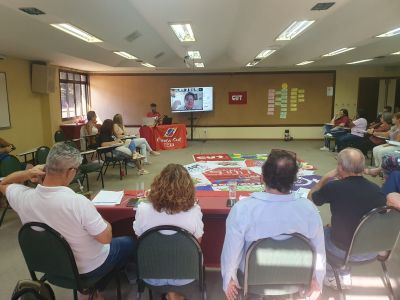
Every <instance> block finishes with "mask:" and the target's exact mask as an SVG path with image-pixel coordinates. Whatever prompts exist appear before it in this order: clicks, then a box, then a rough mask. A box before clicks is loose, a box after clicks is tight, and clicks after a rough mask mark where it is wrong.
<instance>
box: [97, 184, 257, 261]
mask: <svg viewBox="0 0 400 300" xmlns="http://www.w3.org/2000/svg"><path fill="white" fill-rule="evenodd" d="M249 194H250V193H249V192H237V195H238V197H239V196H246V195H249ZM135 196H136V191H125V195H124V197H123V199H122V201H121V204H119V205H116V206H97V210H98V212H99V213H100V214H101V215H102V216H103V218H104V219H105V220H107V221H108V222H110V223H111V224H112V228H113V236H121V235H131V236H132V235H134V231H133V228H132V224H133V221H134V219H135V211H134V209H133V208H132V207H126V204H127V202H128V199H129V198H132V197H135ZM196 196H197V199H198V200H199V205H200V207H201V210H202V212H203V223H204V235H203V238H202V241H201V248H202V250H203V255H204V263H205V265H206V266H207V267H213V268H218V267H219V266H220V260H221V252H222V246H223V244H224V238H225V221H226V218H227V216H228V214H229V211H230V208H229V207H226V200H227V199H228V192H215V191H197V192H196Z"/></svg>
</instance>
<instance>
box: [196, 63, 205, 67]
mask: <svg viewBox="0 0 400 300" xmlns="http://www.w3.org/2000/svg"><path fill="white" fill-rule="evenodd" d="M194 66H195V67H196V68H204V63H202V62H201V63H194Z"/></svg>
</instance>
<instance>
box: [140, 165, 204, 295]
mask: <svg viewBox="0 0 400 300" xmlns="http://www.w3.org/2000/svg"><path fill="white" fill-rule="evenodd" d="M148 200H149V202H141V203H140V204H139V206H138V208H137V210H136V216H135V221H134V222H133V230H134V231H135V233H136V235H137V236H141V235H142V234H143V233H144V232H145V231H147V230H148V229H151V228H153V227H156V226H161V225H173V226H178V227H181V228H183V229H186V230H187V231H189V232H190V233H191V234H193V235H194V237H195V238H196V239H197V240H198V241H199V242H200V241H201V237H202V236H203V227H204V225H203V221H202V217H203V214H202V213H201V209H200V206H199V205H198V204H197V203H196V198H195V188H194V184H193V180H192V178H191V177H190V175H189V172H188V171H187V170H186V169H185V168H184V167H183V166H182V165H179V164H169V165H167V166H166V167H165V168H164V169H163V170H162V171H161V173H160V174H159V175H157V176H156V177H155V178H154V181H153V183H152V184H151V187H150V191H149V194H148ZM145 281H146V282H147V283H149V284H151V285H158V286H160V285H174V286H183V285H187V284H189V283H191V282H193V281H194V279H179V280H174V279H145ZM182 297H183V296H181V295H179V294H176V293H172V292H170V293H168V295H167V299H170V300H172V299H183V298H182ZM186 298H187V297H186Z"/></svg>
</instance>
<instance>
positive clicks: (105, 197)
mask: <svg viewBox="0 0 400 300" xmlns="http://www.w3.org/2000/svg"><path fill="white" fill-rule="evenodd" d="M123 196H124V192H123V191H119V192H113V191H100V192H99V193H98V194H97V195H96V197H94V199H93V200H92V202H93V204H94V205H117V204H120V203H121V200H122V197H123Z"/></svg>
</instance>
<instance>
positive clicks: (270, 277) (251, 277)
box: [243, 233, 316, 297]
mask: <svg viewBox="0 0 400 300" xmlns="http://www.w3.org/2000/svg"><path fill="white" fill-rule="evenodd" d="M285 236H286V237H287V239H282V240H281V239H279V240H277V239H272V238H265V239H260V240H258V241H255V242H253V243H252V245H251V246H250V247H249V249H248V250H247V252H246V259H245V270H244V283H243V292H244V296H245V297H248V296H249V295H251V296H254V295H256V296H258V297H265V296H273V297H277V296H278V297H280V296H299V295H300V294H301V293H305V292H307V291H308V290H309V289H310V286H311V282H312V278H313V272H314V266H315V259H316V254H315V251H314V247H313V246H312V245H311V244H310V241H309V240H308V239H307V238H306V237H305V236H303V235H301V234H299V233H292V234H284V235H281V237H285Z"/></svg>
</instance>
